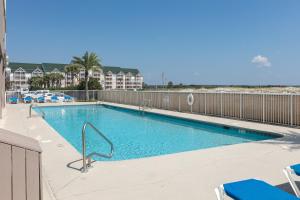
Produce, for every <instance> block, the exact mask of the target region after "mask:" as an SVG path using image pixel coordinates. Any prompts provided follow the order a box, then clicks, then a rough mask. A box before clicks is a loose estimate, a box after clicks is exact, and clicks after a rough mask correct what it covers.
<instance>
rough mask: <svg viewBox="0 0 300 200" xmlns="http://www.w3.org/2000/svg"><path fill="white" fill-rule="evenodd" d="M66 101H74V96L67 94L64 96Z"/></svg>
mask: <svg viewBox="0 0 300 200" xmlns="http://www.w3.org/2000/svg"><path fill="white" fill-rule="evenodd" d="M64 101H65V102H71V101H73V97H71V96H69V95H65V96H64Z"/></svg>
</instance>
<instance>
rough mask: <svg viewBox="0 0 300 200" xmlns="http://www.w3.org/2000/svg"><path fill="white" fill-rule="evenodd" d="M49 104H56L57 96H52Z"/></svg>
mask: <svg viewBox="0 0 300 200" xmlns="http://www.w3.org/2000/svg"><path fill="white" fill-rule="evenodd" d="M51 102H52V103H56V102H58V97H57V96H55V95H54V96H52V97H51Z"/></svg>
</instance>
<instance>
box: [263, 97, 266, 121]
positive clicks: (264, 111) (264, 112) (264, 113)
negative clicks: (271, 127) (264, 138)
mask: <svg viewBox="0 0 300 200" xmlns="http://www.w3.org/2000/svg"><path fill="white" fill-rule="evenodd" d="M265 101H266V100H265V94H263V122H264V123H265V115H266V109H265V104H266V102H265Z"/></svg>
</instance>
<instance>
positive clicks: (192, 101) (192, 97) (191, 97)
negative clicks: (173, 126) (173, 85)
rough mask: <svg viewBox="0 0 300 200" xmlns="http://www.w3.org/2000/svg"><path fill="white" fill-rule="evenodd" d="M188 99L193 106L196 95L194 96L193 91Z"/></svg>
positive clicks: (188, 102)
mask: <svg viewBox="0 0 300 200" xmlns="http://www.w3.org/2000/svg"><path fill="white" fill-rule="evenodd" d="M186 101H187V104H188V105H189V106H192V105H193V104H194V96H193V94H192V93H190V94H189V95H188V96H187V99H186Z"/></svg>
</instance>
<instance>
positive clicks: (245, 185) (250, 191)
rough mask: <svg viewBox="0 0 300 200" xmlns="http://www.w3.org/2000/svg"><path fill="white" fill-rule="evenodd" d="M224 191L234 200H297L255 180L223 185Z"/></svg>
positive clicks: (297, 199)
mask: <svg viewBox="0 0 300 200" xmlns="http://www.w3.org/2000/svg"><path fill="white" fill-rule="evenodd" d="M224 190H225V192H226V194H227V195H228V196H229V197H231V198H233V199H236V200H299V198H297V197H296V196H294V195H291V194H289V193H287V192H285V191H283V190H281V189H279V188H277V187H274V186H272V185H270V184H268V183H266V182H264V181H260V180H256V179H248V180H243V181H238V182H232V183H227V184H224Z"/></svg>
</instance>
